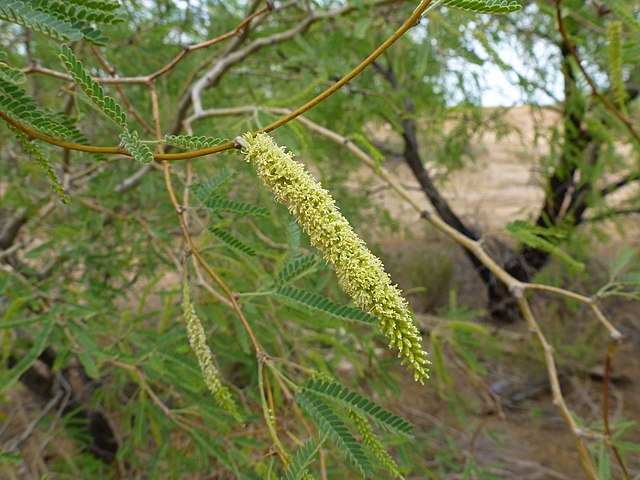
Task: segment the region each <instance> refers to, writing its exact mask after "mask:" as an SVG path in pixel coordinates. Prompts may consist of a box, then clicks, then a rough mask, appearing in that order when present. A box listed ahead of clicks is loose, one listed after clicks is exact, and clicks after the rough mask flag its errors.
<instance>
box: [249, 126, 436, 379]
mask: <svg viewBox="0 0 640 480" xmlns="http://www.w3.org/2000/svg"><path fill="white" fill-rule="evenodd" d="M239 143H241V144H242V145H244V146H245V150H244V152H245V154H246V159H247V161H249V162H252V163H253V164H254V166H255V168H256V172H257V174H258V176H259V177H260V178H261V179H262V181H263V182H264V184H265V185H266V186H267V188H269V189H270V190H271V191H272V192H273V194H274V195H275V198H276V200H277V201H278V202H280V203H283V204H284V205H286V206H287V207H288V208H289V211H290V212H291V214H292V215H293V216H294V217H295V218H296V219H297V220H298V222H299V223H300V225H302V227H303V228H304V230H305V231H306V232H307V233H308V234H309V237H310V239H311V244H312V245H313V246H314V247H316V248H317V249H318V250H320V252H321V253H322V254H323V256H324V258H325V259H326V260H327V261H328V262H329V263H331V264H332V265H333V268H334V269H335V271H336V274H337V276H338V282H339V284H340V287H341V288H342V289H343V290H344V291H345V292H346V293H347V294H348V295H350V296H351V297H352V298H353V299H354V301H355V303H356V305H358V306H359V307H360V308H362V309H364V310H366V311H368V312H370V313H371V314H372V315H375V316H376V317H378V320H379V325H380V330H381V331H382V333H383V334H384V335H386V336H387V337H388V338H389V348H397V349H398V350H399V353H398V356H404V360H403V361H402V363H403V364H404V363H408V364H409V365H408V367H409V369H412V370H413V374H414V378H415V379H416V380H419V381H420V382H422V381H423V379H424V378H428V376H429V372H428V367H427V365H428V364H429V363H430V362H429V360H428V359H427V354H426V352H425V351H424V350H423V349H422V338H421V337H420V333H419V331H418V328H417V327H416V325H415V323H414V320H413V317H412V315H411V312H410V310H409V306H408V305H407V302H406V300H405V299H404V298H403V297H402V295H401V294H400V290H399V289H398V288H397V287H396V286H394V285H392V283H391V279H390V278H389V275H388V274H387V273H386V272H385V271H384V266H383V265H382V262H381V261H380V259H379V258H378V257H376V256H375V255H374V254H373V253H371V252H370V251H369V249H367V247H366V246H365V244H364V242H363V241H362V240H361V239H360V238H359V237H358V235H356V233H355V232H354V231H353V228H352V227H351V225H350V224H349V222H348V221H347V219H346V218H345V217H344V216H343V215H342V214H341V213H340V211H339V210H338V207H337V206H336V204H335V201H334V199H333V198H332V197H331V194H330V193H329V192H328V191H327V190H325V189H324V188H322V186H321V185H320V184H319V183H318V182H316V181H315V179H314V178H313V177H312V176H311V174H310V173H309V172H308V171H307V170H306V169H305V167H304V166H303V165H302V164H300V163H298V162H295V161H294V160H293V153H291V152H286V151H285V149H284V148H283V147H279V146H278V145H276V143H275V142H274V141H273V139H272V138H271V137H270V136H269V135H267V134H258V135H256V136H252V135H250V134H248V135H246V136H245V137H244V138H242V139H239Z"/></svg>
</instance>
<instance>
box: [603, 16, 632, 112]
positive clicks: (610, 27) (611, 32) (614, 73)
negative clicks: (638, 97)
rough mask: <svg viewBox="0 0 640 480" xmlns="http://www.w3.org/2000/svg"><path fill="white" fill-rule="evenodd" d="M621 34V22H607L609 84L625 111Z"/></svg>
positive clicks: (625, 94) (625, 95) (625, 99)
mask: <svg viewBox="0 0 640 480" xmlns="http://www.w3.org/2000/svg"><path fill="white" fill-rule="evenodd" d="M621 35H622V23H621V22H609V23H608V24H607V43H608V45H607V54H608V56H609V71H610V72H611V73H610V77H611V84H612V86H613V91H614V92H615V99H616V101H617V102H618V106H619V107H620V108H621V109H622V111H624V112H626V110H627V107H626V102H627V97H628V95H627V88H626V87H625V85H624V80H623V77H622V47H621V45H620V41H621V40H620V37H621Z"/></svg>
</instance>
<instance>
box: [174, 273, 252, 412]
mask: <svg viewBox="0 0 640 480" xmlns="http://www.w3.org/2000/svg"><path fill="white" fill-rule="evenodd" d="M182 316H183V319H184V322H185V323H186V324H187V337H189V344H190V345H191V350H193V353H195V355H196V358H197V359H198V364H199V365H200V371H201V372H202V378H203V380H204V383H205V385H206V386H207V388H208V389H209V391H210V392H211V394H212V395H213V398H214V400H215V401H216V403H217V404H218V405H219V406H220V407H222V408H224V409H225V410H226V411H228V412H229V413H230V414H231V415H233V416H234V417H235V419H236V420H238V421H242V417H241V415H240V413H239V412H238V408H237V407H236V404H235V402H234V401H233V398H232V397H231V393H230V392H229V390H228V389H227V387H225V386H224V385H223V384H222V382H221V381H220V372H219V371H218V369H217V368H216V366H215V365H214V364H213V355H212V353H211V349H210V348H209V345H207V336H206V334H205V332H204V328H203V327H202V323H201V322H200V318H198V315H197V314H196V311H195V308H194V307H193V302H192V301H191V292H190V289H189V284H188V283H187V280H186V278H185V280H184V286H183V288H182Z"/></svg>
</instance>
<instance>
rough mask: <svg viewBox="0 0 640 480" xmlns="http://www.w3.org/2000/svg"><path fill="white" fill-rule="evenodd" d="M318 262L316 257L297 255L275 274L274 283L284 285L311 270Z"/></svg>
mask: <svg viewBox="0 0 640 480" xmlns="http://www.w3.org/2000/svg"><path fill="white" fill-rule="evenodd" d="M317 264H318V257H316V256H314V255H307V256H306V257H298V258H295V259H293V260H291V261H290V262H289V263H287V264H286V265H285V266H284V268H283V269H282V270H280V272H278V274H277V275H276V278H275V280H274V282H275V283H276V285H285V284H287V283H290V282H293V281H294V280H296V279H298V278H301V277H303V276H305V275H307V274H308V273H310V272H312V271H313V270H314V269H315V267H316V265H317Z"/></svg>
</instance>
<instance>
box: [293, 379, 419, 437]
mask: <svg viewBox="0 0 640 480" xmlns="http://www.w3.org/2000/svg"><path fill="white" fill-rule="evenodd" d="M306 390H311V391H313V392H314V394H316V395H320V396H322V397H324V398H327V399H330V400H334V401H336V402H338V403H341V404H342V405H344V406H346V407H348V408H351V409H354V410H356V411H357V412H359V413H361V414H362V415H366V416H368V417H370V418H371V419H373V420H374V421H375V422H376V423H378V424H379V425H381V426H383V427H385V428H387V429H388V430H390V431H392V432H395V433H399V434H401V435H405V436H408V437H413V436H414V427H413V425H411V424H410V423H409V422H408V421H406V420H405V419H404V418H402V417H399V416H398V415H395V414H393V413H391V412H390V411H389V410H385V409H384V408H382V407H381V406H380V405H378V404H377V403H375V402H373V401H372V400H369V399H368V398H365V397H363V396H362V395H360V394H359V393H358V392H354V391H353V390H351V389H349V388H348V387H345V386H344V385H340V384H339V383H336V382H329V381H326V380H310V381H309V382H308V383H307V384H306V385H305V387H304V389H303V391H306Z"/></svg>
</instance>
